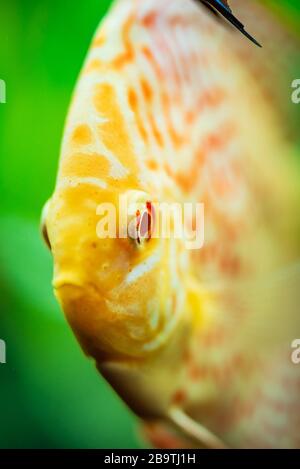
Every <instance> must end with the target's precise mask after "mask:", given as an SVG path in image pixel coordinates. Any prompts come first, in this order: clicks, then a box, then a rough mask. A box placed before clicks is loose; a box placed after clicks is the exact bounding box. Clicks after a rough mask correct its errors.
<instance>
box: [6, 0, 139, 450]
mask: <svg viewBox="0 0 300 469" xmlns="http://www.w3.org/2000/svg"><path fill="white" fill-rule="evenodd" d="M109 3H110V2H109V0H98V1H96V0H85V1H84V2H74V1H71V0H66V1H65V2H61V1H58V0H9V1H8V0H0V78H1V79H3V80H5V81H6V85H7V103H6V104H1V105H0V155H1V174H0V200H1V203H0V206H1V212H0V217H1V224H0V282H1V315H0V338H1V339H4V340H5V341H6V345H7V364H5V365H0V447H2V448H5V447H6V448H11V447H18V448H31V447H34V448H40V447H42V448H45V447H55V448H66V447H71V448H73V447H74V448H75V447H80V448H100V447H106V448H116V447H119V448H126V447H128V448H134V447H138V445H139V438H138V436H137V435H136V430H135V427H136V425H135V422H134V417H133V416H132V415H131V413H130V412H129V411H128V410H127V409H126V408H125V406H124V405H123V403H122V402H121V401H120V400H119V398H118V397H117V396H116V395H115V394H114V393H113V392H112V391H111V389H110V388H109V386H108V385H107V384H106V383H105V382H104V380H103V379H102V378H101V377H100V375H99V374H98V373H97V372H96V370H95V367H94V364H93V363H92V362H91V361H90V360H88V359H87V358H86V357H85V356H84V355H83V353H82V352H81V350H80V348H79V346H78V344H77V342H76V340H75V338H74V337H73V334H72V333H71V330H70V329H69V327H67V325H66V323H65V320H64V318H63V315H62V313H61V311H60V310H59V307H58V305H57V303H56V301H55V299H54V297H53V293H52V289H51V276H52V260H51V256H50V254H49V252H48V251H47V249H45V246H44V244H43V242H42V240H41V238H40V236H39V216H40V211H41V207H42V205H43V203H44V202H45V200H46V199H47V198H48V197H49V196H50V195H51V192H52V189H53V185H54V181H55V174H56V167H57V160H58V155H59V147H60V141H61V136H62V131H63V125H64V119H65V116H66V111H67V108H68V104H69V101H70V96H71V93H72V89H73V86H74V83H75V81H76V78H77V75H78V72H79V70H80V67H81V65H82V62H83V59H84V56H85V54H86V51H87V48H88V46H89V42H90V41H91V37H92V34H93V33H94V30H95V28H96V26H97V23H98V22H99V19H100V18H101V17H102V16H103V14H104V12H105V11H106V9H107V7H108V5H109Z"/></svg>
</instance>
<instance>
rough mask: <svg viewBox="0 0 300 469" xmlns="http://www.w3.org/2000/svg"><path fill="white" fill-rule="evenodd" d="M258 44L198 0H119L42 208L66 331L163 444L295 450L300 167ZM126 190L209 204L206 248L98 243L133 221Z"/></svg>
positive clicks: (97, 41)
mask: <svg viewBox="0 0 300 469" xmlns="http://www.w3.org/2000/svg"><path fill="white" fill-rule="evenodd" d="M232 3H233V11H237V12H238V11H239V2H237V1H235V2H232ZM243 3H245V4H247V6H246V9H247V7H249V11H252V9H251V7H250V2H243ZM254 8H256V6H255V7H254ZM258 8H260V7H258ZM240 10H241V11H243V9H242V8H241V9H240ZM264 22H266V24H267V25H269V24H270V25H271V26H268V27H270V28H271V27H272V28H275V29H276V30H277V29H278V28H279V27H278V26H276V25H275V24H273V22H274V20H272V19H270V20H268V15H267V12H265V16H264V17H263V21H262V23H263V24H264ZM279 29H280V28H279ZM237 42H238V44H237ZM251 47H253V45H251V44H250V43H248V42H247V41H246V40H245V39H244V38H241V37H239V36H236V34H235V33H234V32H233V31H232V30H231V29H230V28H227V27H225V26H224V25H223V24H222V23H221V22H218V21H216V18H215V17H214V16H213V15H211V13H210V12H209V11H207V10H206V9H205V8H204V7H202V6H201V5H198V4H196V3H194V2H192V1H191V0H172V1H171V0H163V1H162V0H160V1H158V0H143V1H142V0H117V1H116V2H115V3H114V4H113V7H112V9H111V10H110V12H109V13H108V15H107V17H106V18H105V19H104V21H103V22H101V24H100V27H99V29H98V31H97V32H96V35H95V37H94V40H93V41H92V44H91V49H90V52H89V54H88V56H87V59H86V61H85V64H84V67H83V70H82V72H81V75H80V78H79V82H78V84H77V86H76V89H75V93H74V96H73V100H72V104H71V108H70V111H69V115H68V119H67V123H66V129H65V134H64V139H63V145H62V150H61V158H60V165H59V171H58V177H57V183H56V188H55V191H54V194H53V195H52V197H51V199H50V201H49V202H48V204H47V209H46V210H45V211H44V226H45V228H46V232H47V237H48V239H49V242H50V245H51V250H52V253H53V258H54V280H53V285H54V290H55V294H56V296H57V298H58V300H59V302H60V304H61V306H62V309H63V310H64V312H65V315H66V317H67V320H68V321H69V323H70V325H71V327H72V329H73V330H74V332H75V334H76V336H77V338H78V340H79V342H80V343H81V345H82V347H83V349H84V351H85V352H86V353H87V354H88V355H90V356H92V357H93V358H94V359H95V361H96V364H97V367H98V369H99V371H100V372H101V373H102V374H103V375H104V377H105V378H106V379H107V380H108V381H109V382H110V384H111V385H112V387H113V388H114V389H115V390H116V391H117V392H118V393H119V394H120V395H121V397H122V398H123V399H124V400H125V402H126V403H127V404H128V405H129V406H130V407H131V408H132V409H133V411H134V412H135V413H136V414H137V415H138V416H139V417H140V418H142V419H143V421H145V424H146V429H147V430H146V431H147V435H148V437H149V438H150V439H151V441H152V442H154V443H155V444H156V445H158V446H160V445H162V446H163V445H168V446H172V445H173V446H178V445H182V446H184V445H188V444H193V445H198V446H202V445H204V446H209V447H223V446H230V447H249V446H250V447H251V446H254V447H262V446H273V447H274V446H280V447H297V445H299V437H298V433H299V422H297V421H295V420H293V418H294V409H296V408H297V409H299V399H298V396H299V390H300V368H297V367H296V366H295V365H292V364H291V360H290V356H289V353H290V344H291V342H292V340H293V339H294V334H295V331H297V327H298V328H299V319H297V318H296V317H295V315H294V312H295V305H297V304H299V303H297V300H298V296H297V288H295V287H293V288H292V286H293V285H297V279H298V278H299V268H295V269H294V270H293V269H291V271H290V270H289V269H287V268H286V266H289V265H291V264H292V263H293V262H296V261H297V259H298V257H299V243H298V241H297V234H299V231H298V230H299V227H298V226H297V221H296V220H295V217H294V216H293V213H297V206H298V203H299V191H298V189H297V190H295V188H298V186H299V184H298V182H297V175H298V168H297V166H296V165H295V164H294V159H293V155H294V147H293V141H292V140H288V139H287V137H286V133H285V128H284V126H283V125H281V124H280V114H279V112H278V109H279V104H278V106H277V104H276V106H274V103H275V101H274V99H270V97H269V95H268V94H267V93H266V92H265V88H264V87H265V81H264V83H262V82H261V81H260V80H258V79H257V77H258V76H259V73H258V70H260V67H262V70H267V69H268V67H266V68H264V66H263V65H264V64H265V63H266V60H267V59H266V56H265V55H263V54H264V52H263V51H261V50H259V49H255V50H252V51H249V50H250V48H251ZM295 47H296V46H295ZM256 54H257V55H258V54H260V56H259V58H257V59H256ZM262 57H264V58H262ZM260 64H261V65H260ZM252 65H253V66H255V70H256V71H255V73H254V74H253V68H252ZM271 68H272V67H271ZM120 194H127V195H128V196H130V197H132V198H135V197H141V198H142V199H141V200H143V203H145V204H146V203H148V204H149V203H154V202H180V203H184V202H193V203H196V202H200V203H203V204H204V207H205V242H204V246H203V248H202V249H200V250H197V251H194V250H187V249H186V248H185V247H184V245H183V242H182V240H178V239H161V238H158V239H154V238H153V239H150V240H149V241H147V242H143V243H142V244H141V245H138V243H134V242H132V240H129V239H120V238H116V239H99V238H98V236H97V233H96V226H97V223H98V221H99V220H98V219H99V217H98V215H97V207H98V206H99V204H101V203H112V204H114V206H115V207H116V208H117V213H118V215H120V211H121V208H120V206H119V201H118V197H119V195H120ZM139 194H142V195H139ZM278 214H281V216H278ZM121 215H122V213H121ZM290 233H294V235H293V236H290ZM277 272H283V274H282V275H277ZM295 279H296V280H295ZM280 291H284V292H286V295H287V296H284V298H281V297H280V296H279V297H278V292H280ZM276 293H277V294H276ZM286 300H288V301H289V302H290V303H291V311H285V309H284V308H285V307H286V305H287V303H285V301H286ZM290 303H288V304H290ZM283 311H285V313H284V314H285V315H286V318H285V321H284V322H285V324H282V321H283V318H282V315H283ZM270 324H272V328H270ZM271 329H272V330H271ZM298 330H299V329H298ZM287 377H288V380H289V383H290V386H289V387H288V388H287V386H285V380H286V379H287ZM157 422H158V423H157ZM188 442H189V443H188Z"/></svg>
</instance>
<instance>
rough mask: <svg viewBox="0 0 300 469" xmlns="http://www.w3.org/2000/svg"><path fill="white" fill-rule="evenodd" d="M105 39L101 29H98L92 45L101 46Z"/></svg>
mask: <svg viewBox="0 0 300 469" xmlns="http://www.w3.org/2000/svg"><path fill="white" fill-rule="evenodd" d="M105 41H106V37H105V35H104V33H103V31H100V33H99V34H98V36H96V37H95V39H94V41H93V43H92V47H101V46H103V44H105Z"/></svg>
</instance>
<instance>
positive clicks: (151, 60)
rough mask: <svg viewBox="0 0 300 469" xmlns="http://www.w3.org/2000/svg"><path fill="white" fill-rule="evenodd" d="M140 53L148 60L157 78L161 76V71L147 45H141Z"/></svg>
mask: <svg viewBox="0 0 300 469" xmlns="http://www.w3.org/2000/svg"><path fill="white" fill-rule="evenodd" d="M142 53H143V55H144V56H145V58H146V59H147V60H148V62H149V63H150V64H151V66H152V68H153V69H154V71H155V73H156V75H157V77H158V78H159V79H161V78H162V76H163V74H162V71H161V69H160V67H159V65H158V63H157V61H156V60H155V57H154V55H153V53H152V52H151V50H150V49H149V47H147V46H145V47H143V48H142Z"/></svg>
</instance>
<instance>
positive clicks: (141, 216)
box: [127, 191, 155, 245]
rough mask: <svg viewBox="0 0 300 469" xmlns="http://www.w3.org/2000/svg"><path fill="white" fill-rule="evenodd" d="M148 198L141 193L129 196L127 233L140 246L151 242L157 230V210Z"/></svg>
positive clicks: (132, 193)
mask: <svg viewBox="0 0 300 469" xmlns="http://www.w3.org/2000/svg"><path fill="white" fill-rule="evenodd" d="M148 196H149V194H146V193H144V192H140V191H132V192H131V193H130V194H129V213H128V215H129V220H128V224H127V233H128V236H129V238H131V239H132V240H134V241H136V243H137V244H138V245H141V244H143V243H144V242H147V241H150V239H151V237H152V236H153V232H154V228H155V210H154V206H153V203H152V202H151V201H150V200H149V198H148Z"/></svg>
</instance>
